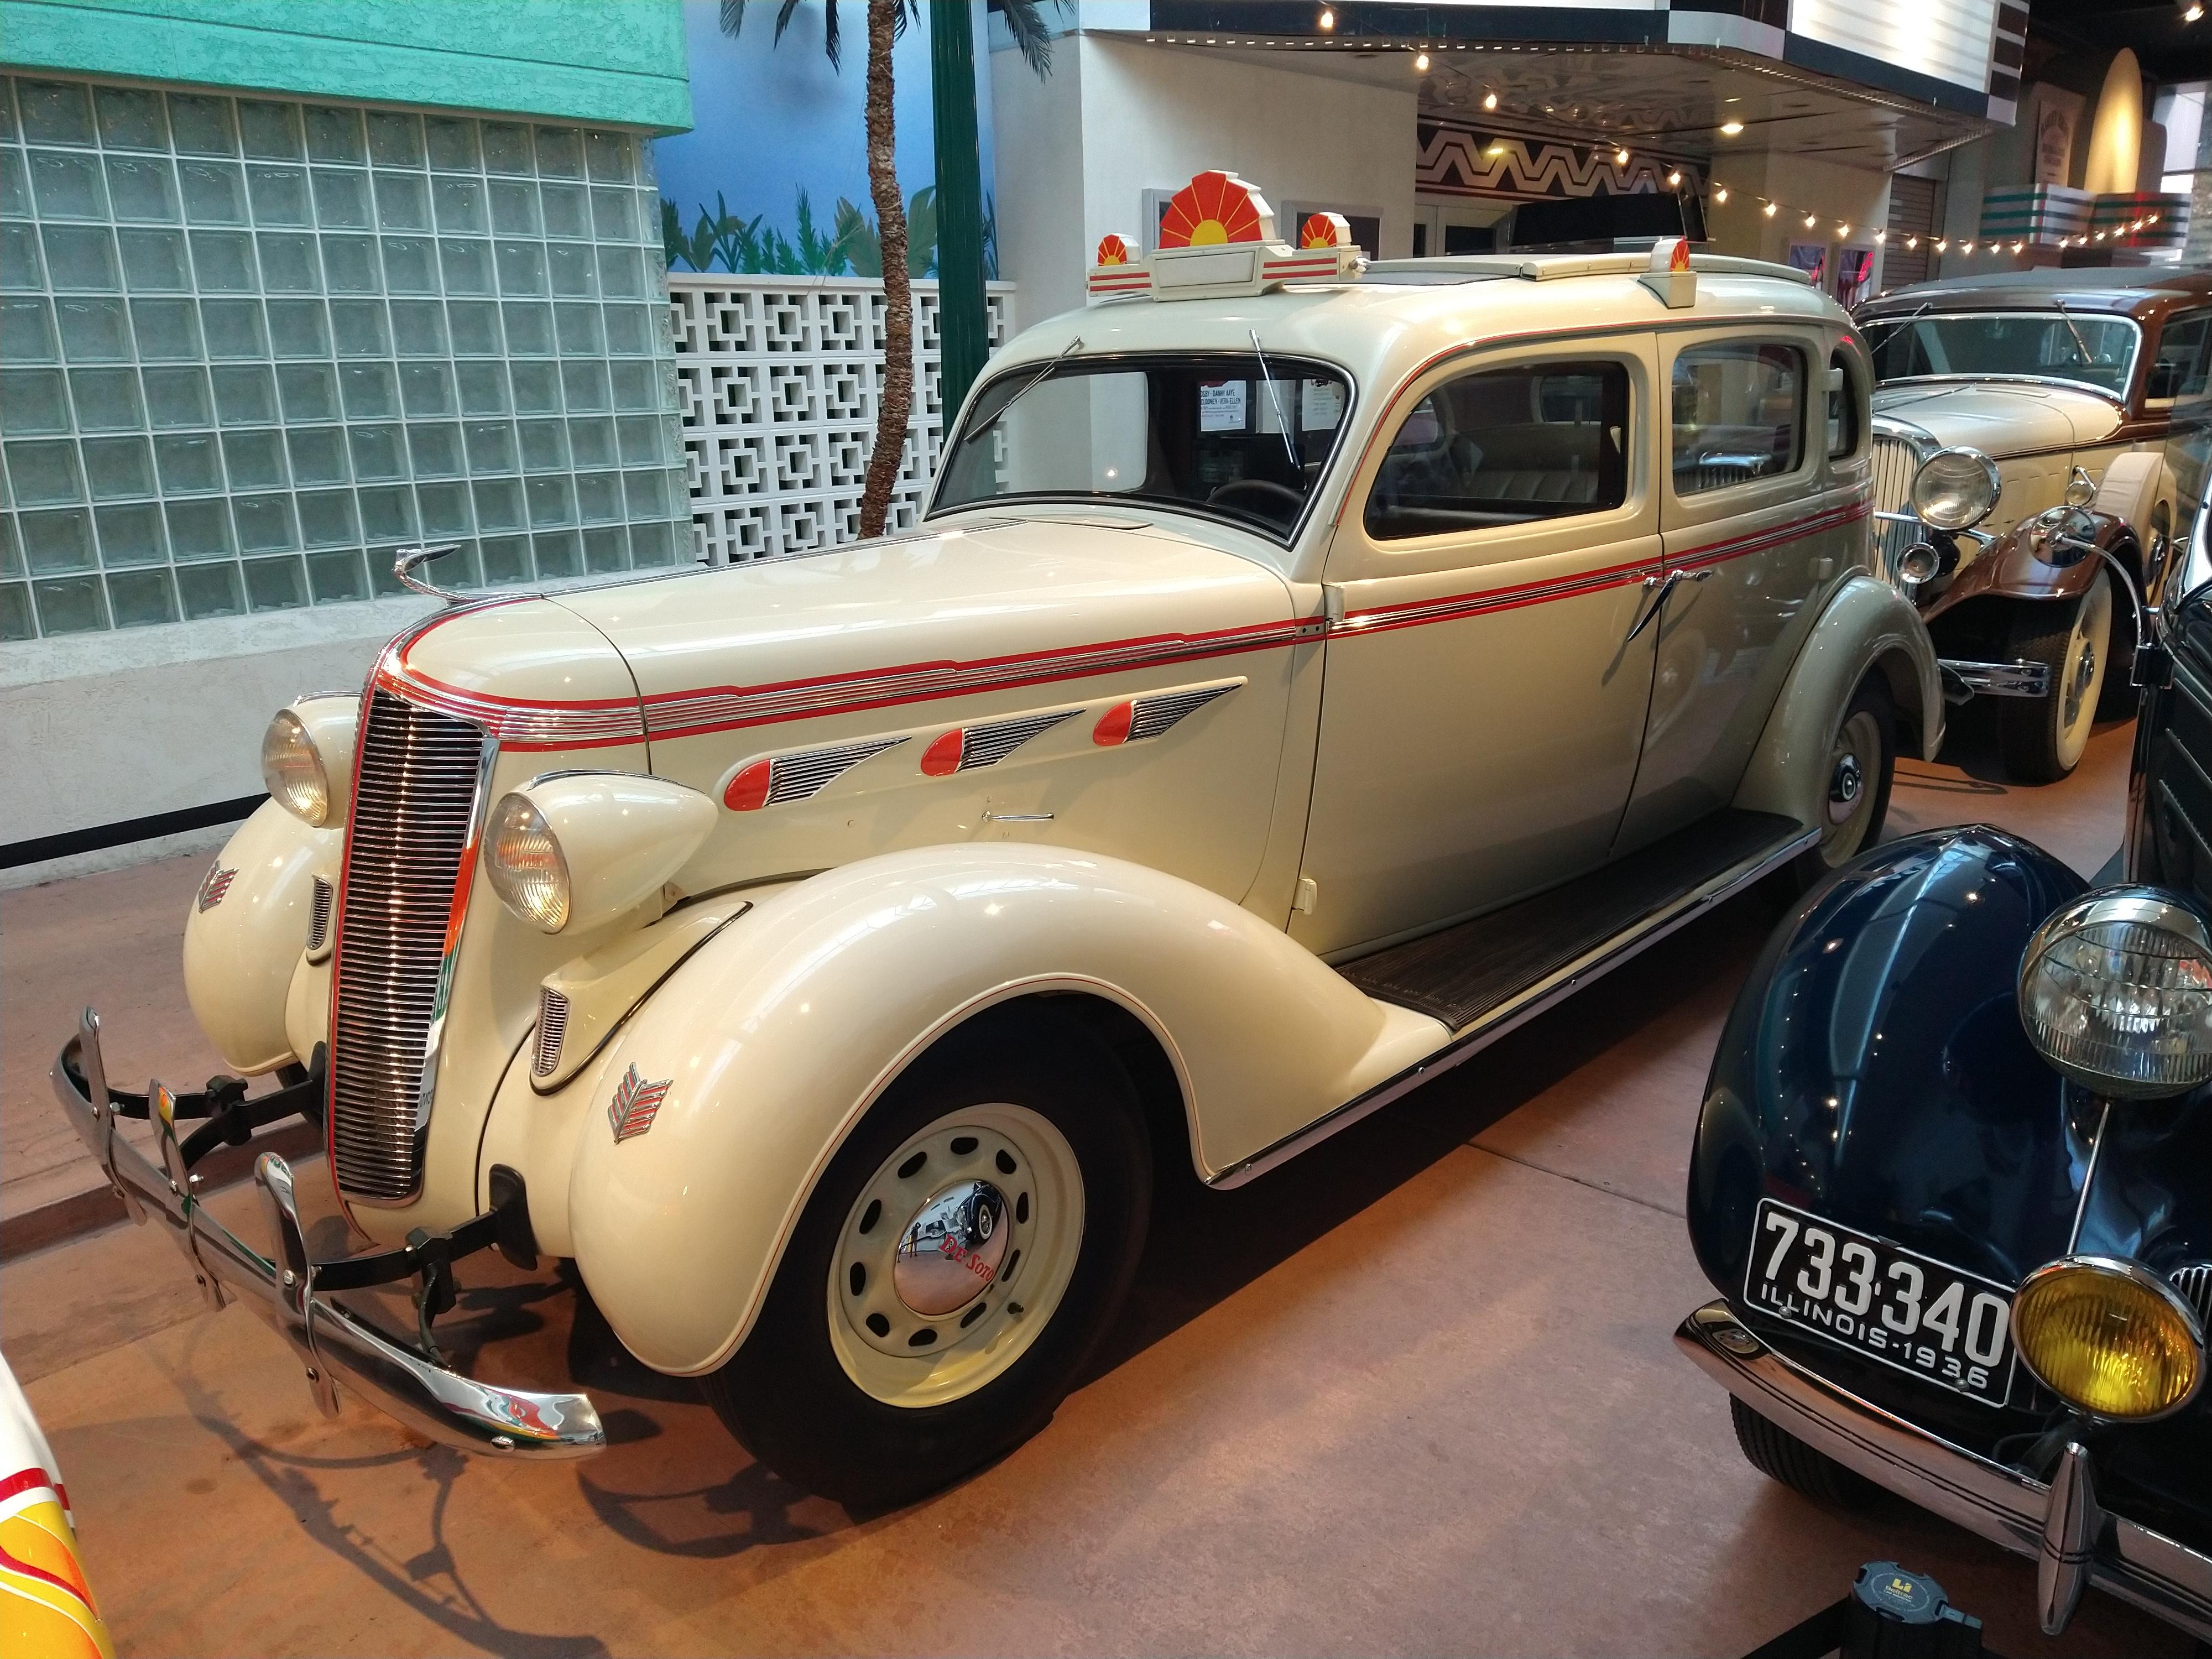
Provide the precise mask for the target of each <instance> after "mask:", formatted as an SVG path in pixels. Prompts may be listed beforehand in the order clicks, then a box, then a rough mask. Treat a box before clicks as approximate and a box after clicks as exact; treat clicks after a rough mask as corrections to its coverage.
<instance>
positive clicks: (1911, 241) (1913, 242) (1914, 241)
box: [1905, 236, 1920, 248]
mask: <svg viewBox="0 0 2212 1659" xmlns="http://www.w3.org/2000/svg"><path fill="white" fill-rule="evenodd" d="M1905 246H1907V247H1909V248H1911V247H1918V246H1920V239H1919V238H1918V237H1917V236H1908V237H1906V238H1905Z"/></svg>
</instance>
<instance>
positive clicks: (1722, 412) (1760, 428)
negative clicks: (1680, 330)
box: [1674, 340, 1805, 495]
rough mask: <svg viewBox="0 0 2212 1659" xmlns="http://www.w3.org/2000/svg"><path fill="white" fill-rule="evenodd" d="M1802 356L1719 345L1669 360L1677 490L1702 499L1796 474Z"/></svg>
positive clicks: (1780, 349) (1779, 349) (1748, 345)
mask: <svg viewBox="0 0 2212 1659" xmlns="http://www.w3.org/2000/svg"><path fill="white" fill-rule="evenodd" d="M1804 408H1805V354H1804V353H1803V352H1802V351H1800V350H1798V349H1797V348H1796V347H1795V346H1786V345H1759V344H1755V343H1753V342H1751V341H1748V340H1743V341H1737V340H1724V341H1719V342H1717V343H1714V344H1711V345H1701V346H1692V347H1691V348H1690V349H1688V350H1686V351H1685V352H1683V353H1682V354H1681V355H1680V356H1678V357H1676V358H1675V359H1674V493H1675V494H1676V495H1700V494H1702V493H1704V492H1705V491H1706V490H1708V489H1727V488H1729V486H1730V485H1731V484H1740V483H1750V482H1751V481H1752V480H1753V479H1754V478H1771V477H1778V476H1779V475H1781V474H1783V473H1785V472H1794V471H1796V470H1797V462H1798V460H1799V459H1800V457H1801V455H1802V447H1801V440H1800V436H1799V435H1800V433H1801V431H1802V428H1803V426H1804Z"/></svg>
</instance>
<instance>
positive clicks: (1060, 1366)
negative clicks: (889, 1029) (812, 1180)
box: [701, 1014, 1152, 1513]
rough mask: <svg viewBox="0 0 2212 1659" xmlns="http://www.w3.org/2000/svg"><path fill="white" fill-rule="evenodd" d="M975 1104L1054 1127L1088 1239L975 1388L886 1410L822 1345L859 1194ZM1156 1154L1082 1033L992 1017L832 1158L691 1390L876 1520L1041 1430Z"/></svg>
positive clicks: (955, 1040)
mask: <svg viewBox="0 0 2212 1659" xmlns="http://www.w3.org/2000/svg"><path fill="white" fill-rule="evenodd" d="M985 1102H1005V1103H1011V1104H1014V1105H1018V1106H1022V1107H1025V1108H1027V1109H1029V1110H1030V1111H1033V1112H1035V1113H1036V1114H1038V1115H1041V1116H1042V1117H1044V1118H1046V1119H1048V1121H1050V1122H1051V1124H1052V1125H1053V1127H1054V1128H1056V1129H1057V1130H1058V1131H1059V1132H1060V1134H1061V1135H1062V1136H1063V1137H1064V1138H1065V1139H1066V1141H1067V1143H1068V1145H1069V1146H1070V1147H1071V1148H1072V1149H1073V1152H1074V1154H1075V1158H1076V1162H1077V1164H1078V1165H1079V1168H1080V1170H1081V1172H1082V1181H1083V1203H1084V1207H1083V1225H1082V1237H1081V1241H1080V1243H1079V1245H1078V1247H1077V1255H1076V1261H1075V1266H1074V1269H1073V1273H1072V1276H1071V1277H1070V1279H1069V1280H1068V1283H1067V1288H1066V1291H1065V1292H1064V1293H1063V1294H1062V1296H1061V1297H1060V1302H1059V1304H1058V1305H1057V1306H1056V1307H1055V1308H1054V1309H1053V1310H1052V1311H1051V1313H1050V1314H1049V1316H1048V1319H1049V1323H1048V1324H1047V1325H1046V1326H1045V1328H1043V1329H1042V1331H1041V1332H1039V1333H1038V1334H1037V1335H1036V1337H1034V1338H1033V1339H1032V1340H1031V1341H1030V1346H1029V1347H1028V1349H1027V1350H1026V1351H1025V1352H1023V1353H1022V1354H1021V1356H1020V1357H1019V1358H1018V1359H1016V1360H1014V1361H1013V1363H1012V1364H1011V1365H1010V1366H1009V1367H1008V1368H1007V1369H1006V1370H1004V1371H1002V1372H1000V1374H999V1375H998V1376H994V1377H993V1378H991V1379H990V1380H989V1381H988V1382H986V1383H983V1384H982V1385H981V1387H980V1388H978V1389H975V1392H973V1393H971V1394H969V1395H965V1396H963V1397H962V1398H959V1399H957V1400H954V1401H951V1402H949V1403H947V1404H945V1405H941V1406H922V1407H912V1406H900V1405H891V1404H888V1403H885V1402H884V1401H880V1400H878V1399H877V1398H876V1397H874V1396H873V1395H870V1394H869V1393H867V1392H866V1391H865V1390H864V1389H861V1388H860V1386H859V1385H858V1384H857V1383H855V1382H854V1380H853V1377H852V1376H850V1375H848V1372H847V1370H846V1369H845V1366H844V1364H842V1362H841V1361H840V1360H839V1358H838V1357H837V1354H836V1351H835V1349H834V1348H833V1346H832V1345H831V1338H830V1332H829V1320H830V1318H831V1317H833V1316H832V1314H831V1312H830V1310H829V1306H828V1305H827V1302H826V1299H825V1298H826V1292H827V1286H828V1284H829V1273H830V1269H831V1265H832V1263H833V1262H834V1261H836V1255H837V1251H838V1249H839V1247H840V1243H841V1236H842V1230H843V1228H844V1226H845V1224H846V1221H847V1219H848V1217H849V1216H850V1214H851V1212H852V1210H853V1206H854V1204H855V1202H856V1201H858V1200H859V1198H860V1194H861V1193H862V1191H863V1188H865V1187H866V1183H867V1182H869V1181H870V1179H871V1178H872V1176H875V1175H876V1174H877V1172H878V1170H879V1169H880V1168H881V1166H882V1164H884V1160H885V1159H886V1158H890V1157H891V1156H892V1155H893V1154H894V1153H895V1152H897V1151H898V1149H899V1148H900V1147H901V1146H902V1145H903V1144H904V1143H905V1141H906V1140H907V1139H908V1137H910V1136H912V1135H914V1134H915V1133H919V1132H921V1130H923V1129H925V1128H927V1127H928V1126H929V1125H931V1124H933V1123H934V1122H936V1121H939V1119H941V1118H943V1117H945V1115H948V1114H954V1113H957V1112H959V1111H960V1110H962V1109H964V1108H967V1107H969V1106H973V1105H976V1104H979V1103H985ZM1151 1212H1152V1152H1151V1146H1150V1143H1149V1139H1148V1137H1147V1135H1146V1129H1145V1120H1144V1113H1143V1111H1142V1110H1141V1109H1140V1108H1139V1103H1138V1101H1137V1098H1136V1095H1135V1091H1134V1090H1133V1089H1132V1088H1131V1086H1130V1085H1129V1081H1128V1078H1127V1073H1125V1072H1124V1071H1123V1070H1122V1068H1121V1063H1120V1061H1119V1060H1116V1059H1115V1056H1114V1055H1113V1054H1112V1053H1111V1052H1110V1051H1109V1050H1108V1049H1107V1048H1105V1047H1103V1045H1102V1044H1101V1043H1099V1042H1098V1041H1097V1039H1096V1038H1095V1037H1093V1036H1091V1034H1090V1032H1089V1031H1088V1030H1085V1028H1084V1027H1083V1026H1081V1025H1079V1024H1077V1023H1076V1022H1074V1021H1073V1020H1072V1019H1068V1018H1065V1017H1063V1016H1059V1015H1054V1014H1042V1015H1030V1016H1026V1017H1024V1018H1022V1021H1021V1023H1020V1024H1014V1023H1013V1022H1012V1021H1011V1020H1009V1019H1008V1018H1005V1017H1003V1016H1000V1017H994V1016H990V1015H986V1016H984V1017H982V1018H979V1019H978V1020H976V1021H974V1022H971V1024H970V1025H969V1026H967V1027H963V1028H962V1030H959V1031H956V1032H955V1033H953V1034H952V1036H950V1037H948V1038H947V1039H946V1040H945V1042H942V1043H940V1044H939V1046H938V1048H936V1049H934V1050H933V1051H932V1053H930V1054H927V1055H926V1056H924V1057H923V1059H922V1060H920V1061H918V1062H917V1063H916V1064H915V1066H914V1067H913V1068H912V1069H910V1070H909V1071H908V1073H907V1074H906V1075H905V1076H903V1077H902V1078H901V1079H899V1080H898V1081H897V1082H896V1084H894V1085H892V1087H891V1088H890V1090H889V1091H887V1092H886V1093H885V1094H884V1097H883V1099H882V1100H880V1101H879V1102H878V1103H877V1104H876V1106H875V1107H874V1108H873V1109H872V1110H871V1111H870V1112H869V1114H868V1115H867V1116H866V1118H865V1119H863V1120H862V1121H861V1123H860V1127H858V1128H857V1129H855V1130H854V1133H852V1135H851V1136H850V1137H849V1138H848V1139H847V1141H846V1143H845V1145H844V1146H842V1148H841V1149H840V1150H839V1151H838V1152H837V1155H836V1157H835V1158H833V1159H832V1160H831V1161H830V1164H829V1169H828V1170H827V1171H825V1172H824V1174H823V1177H822V1179H821V1181H820V1182H819V1183H818V1184H817V1186H816V1188H815V1190H814V1194H813V1195H812V1196H811V1198H810V1199H809V1200H807V1204H806V1208H805V1212H803V1213H802V1214H801V1216H800V1218H799V1225H798V1228H797V1229H796V1231H794V1232H793V1236H792V1239H791V1243H790V1244H789V1246H788V1247H787V1249H785V1251H784V1255H783V1260H782V1261H781V1264H780V1265H779V1267H777V1270H776V1276H775V1282H774V1283H773V1284H772V1285H770V1286H769V1295H768V1299H767V1302H766V1304H764V1305H763V1308H762V1310H761V1315H760V1318H759V1320H758V1322H757V1323H756V1324H755V1326H754V1327H753V1329H752V1332H751V1334H750V1335H749V1336H748V1337H747V1338H746V1339H745V1341H744V1345H743V1346H741V1347H739V1348H738V1351H737V1352H736V1353H735V1354H733V1355H732V1356H731V1358H729V1359H728V1360H727V1361H726V1363H725V1364H723V1365H722V1367H721V1368H720V1370H716V1371H714V1372H712V1373H710V1374H709V1375H708V1376H705V1377H703V1378H702V1379H701V1382H702V1388H703V1390H704V1392H705V1394H706V1396H707V1399H708V1402H709V1403H710V1404H711V1405H713V1407H714V1410H715V1413H717V1414H718V1415H719V1416H720V1418H721V1419H722V1422H723V1424H724V1425H725V1426H726V1427H727V1428H728V1429H729V1431H730V1432H731V1433H732V1434H733V1435H735V1436H736V1437H737V1438H738V1441H739V1442H740V1443H742V1444H743V1445H744V1447H745V1449H747V1450H748V1451H750V1452H751V1453H752V1455H754V1456H755V1457H756V1458H757V1459H758V1460H759V1461H760V1462H762V1463H763V1464H764V1465H766V1466H767V1467H768V1468H769V1469H771V1470H773V1471H774V1472H775V1474H778V1475H781V1477H782V1478H783V1479H785V1480H788V1481H790V1482H791V1483H792V1484H793V1485H794V1486H801V1487H804V1488H805V1489H806V1490H807V1491H809V1492H816V1493H818V1494H820V1495H821V1496H823V1497H825V1498H833V1499H835V1500H836V1501H837V1502H839V1503H842V1504H845V1505H846V1506H847V1507H848V1509H853V1510H859V1511H862V1512H870V1513H872V1512H880V1511H882V1510H887V1509H891V1508H895V1507H896V1506H897V1505H900V1504H907V1503H910V1502H912V1501H913V1500H915V1498H921V1497H924V1496H927V1494H928V1493H930V1492H935V1491H937V1490H938V1489H939V1488H940V1487H942V1486H946V1485H948V1484H949V1483H951V1481H953V1480H957V1479H958V1478H959V1477H960V1476H962V1475H963V1474H968V1473H969V1472H970V1471H972V1470H974V1469H976V1468H981V1466H982V1465H984V1464H986V1463H987V1462H991V1461H992V1460H993V1459H994V1458H996V1457H999V1456H1001V1455H1004V1454H1006V1452H1008V1451H1011V1450H1012V1449H1013V1448H1014V1447H1016V1446H1018V1445H1019V1444H1020V1443H1022V1442H1023V1441H1024V1440H1026V1439H1028V1438H1029V1437H1030V1436H1031V1435H1033V1434H1035V1433H1036V1432H1037V1431H1038V1430H1040V1429H1042V1428H1043V1427H1044V1425H1046V1424H1047V1423H1048V1422H1050V1421H1051V1420H1052V1415H1053V1413H1054V1410H1055V1409H1056V1408H1057V1407H1058V1406H1059V1404H1060V1400H1061V1399H1062V1397H1063V1396H1065V1395H1066V1392H1067V1390H1068V1389H1069V1388H1070V1386H1071V1385H1072V1384H1073V1382H1074V1380H1075V1377H1076V1375H1077V1373H1078V1371H1079V1370H1080V1368H1081V1366H1082V1364H1083V1363H1084V1361H1085V1359H1086V1358H1089V1356H1090V1354H1091V1350H1092V1349H1093V1348H1094V1347H1095V1346H1097V1341H1098V1339H1099V1338H1100V1337H1101V1336H1103V1334H1105V1332H1106V1330H1107V1328H1108V1327H1109V1325H1111V1323H1112V1322H1113V1320H1114V1317H1115V1314H1116V1313H1117V1312H1118V1311H1119V1310H1120V1309H1121V1302H1122V1298H1123V1297H1125V1296H1126V1295H1127V1291H1128V1288H1129V1281H1130V1279H1131V1278H1132V1277H1133V1274H1134V1273H1135V1271H1136V1266H1137V1258H1138V1255H1139V1253H1140V1251H1141V1250H1142V1249H1143V1245H1144V1240H1145V1233H1146V1227H1147V1225H1148V1224H1149V1222H1150V1219H1151Z"/></svg>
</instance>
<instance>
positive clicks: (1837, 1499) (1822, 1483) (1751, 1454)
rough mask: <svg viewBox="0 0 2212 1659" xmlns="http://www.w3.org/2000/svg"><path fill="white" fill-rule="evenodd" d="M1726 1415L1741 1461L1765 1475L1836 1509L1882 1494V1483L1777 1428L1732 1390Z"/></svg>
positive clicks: (1859, 1507) (1861, 1506)
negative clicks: (1733, 1432) (1730, 1424)
mask: <svg viewBox="0 0 2212 1659" xmlns="http://www.w3.org/2000/svg"><path fill="white" fill-rule="evenodd" d="M1729 1418H1730V1419H1733V1420H1734V1422H1735V1443H1736V1444H1737V1445H1738V1446H1740V1447H1741V1448H1742V1449H1743V1455H1744V1461H1745V1462H1747V1463H1749V1464H1750V1465H1751V1467H1752V1468H1754V1469H1757V1470H1758V1471H1759V1473H1760V1474H1763V1475H1765V1476H1766V1478H1767V1479H1768V1480H1779V1481H1780V1482H1781V1483H1782V1484H1783V1485H1784V1486H1787V1487H1789V1488H1790V1491H1792V1492H1797V1493H1800V1494H1802V1496H1804V1497H1807V1498H1811V1499H1812V1500H1813V1501H1814V1503H1816V1504H1828V1505H1830V1506H1831V1507H1832V1508H1835V1509H1839V1510H1863V1509H1865V1508H1867V1507H1868V1506H1869V1504H1873V1503H1874V1502H1875V1500H1876V1499H1877V1498H1880V1497H1881V1487H1879V1486H1875V1483H1874V1482H1873V1481H1871V1480H1868V1479H1867V1478H1866V1477H1865V1476H1864V1475H1863V1474H1857V1473H1856V1472H1854V1471H1852V1470H1850V1469H1847V1468H1844V1466H1843V1465H1842V1464H1841V1463H1838V1462H1836V1460H1835V1459H1834V1458H1832V1457H1830V1456H1829V1455H1827V1454H1826V1453H1825V1452H1816V1451H1814V1449H1812V1448H1811V1447H1810V1446H1808V1445H1807V1444H1806V1443H1804V1442H1803V1441H1802V1440H1800V1439H1799V1438H1797V1437H1796V1435H1794V1434H1790V1433H1788V1432H1787V1431H1784V1430H1782V1429H1779V1428H1777V1427H1776V1426H1775V1425H1773V1424H1772V1423H1770V1422H1769V1421H1767V1419H1765V1418H1763V1417H1761V1416H1760V1415H1759V1413H1757V1412H1755V1411H1753V1410H1752V1408H1751V1407H1748V1406H1747V1405H1745V1404H1744V1403H1743V1401H1741V1400H1738V1399H1737V1398H1736V1397H1735V1395H1729Z"/></svg>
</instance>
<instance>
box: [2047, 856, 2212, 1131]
mask: <svg viewBox="0 0 2212 1659" xmlns="http://www.w3.org/2000/svg"><path fill="white" fill-rule="evenodd" d="M2020 1017H2021V1024H2024V1025H2025V1026H2026V1027H2027V1035H2028V1040H2029V1041H2030V1042H2033V1043H2034V1045H2035V1047H2036V1049H2037V1051H2038V1052H2039V1053H2040V1054H2042V1056H2043V1057H2044V1058H2045V1060H2049V1061H2050V1062H2051V1065H2053V1066H2056V1067H2057V1068H2058V1070H2060V1071H2061V1072H2063V1073H2065V1074H2066V1075H2067V1076H2068V1077H2070V1078H2072V1079H2074V1080H2075V1082H2077V1083H2081V1084H2084V1085H2087V1086H2088V1087H2089V1088H2092V1089H2094V1090H2095V1091H2098V1092H2099V1093H2100V1094H2104V1095H2116V1096H2120V1097H2128V1098H2140V1099H2150V1098H2154V1097H2157V1096H2160V1095H2177V1094H2181V1093H2184V1092H2185V1091H2188V1090H2191V1089H2194V1088H2195V1087H2197V1085H2199V1084H2201V1083H2203V1082H2205V1081H2206V1080H2207V1079H2212V928H2208V927H2207V926H2206V924H2205V921H2204V918H2203V916H2202V915H2199V914H2198V913H2197V911H2196V910H2194V909H2192V908H2189V907H2188V906H2185V905H2183V904H2179V903H2177V902H2174V901H2173V900H2172V899H2170V898H2167V897H2166V896H2163V895H2161V894H2160V893H2158V892H2156V891H2154V890H2152V889H2149V888H2145V887H2118V888H2111V889H2108V890H2106V891H2104V892H2101V893H2092V894H2091V895H2090V896H2088V897H2087V898H2085V899H2081V900H2078V901H2077V902H2075V903H2072V904H2069V905H2068V906H2066V908H2063V909H2062V910H2060V911H2059V912H2058V913H2057V915H2053V916H2051V918H2050V920H2048V921H2045V923H2044V924H2043V926H2042V927H2039V928H2037V929H2036V930H2035V936H2034V938H2033V939H2030V940H2029V941H2028V943H2027V953H2026V955H2024V956H2023V957H2021V968H2020Z"/></svg>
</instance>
